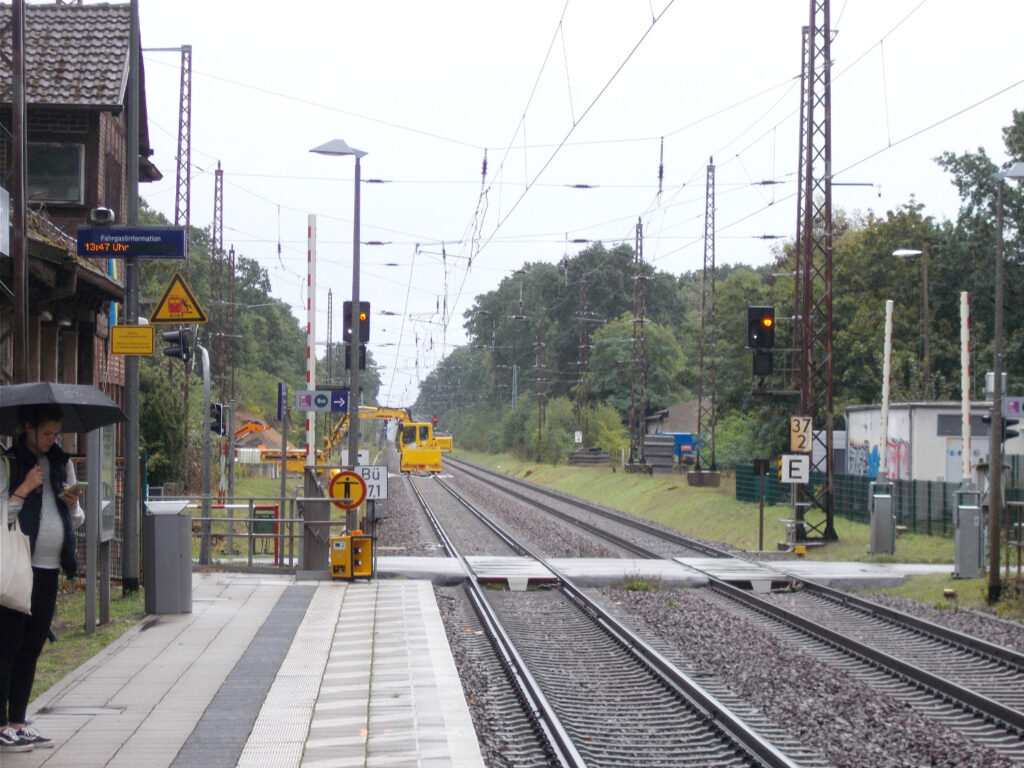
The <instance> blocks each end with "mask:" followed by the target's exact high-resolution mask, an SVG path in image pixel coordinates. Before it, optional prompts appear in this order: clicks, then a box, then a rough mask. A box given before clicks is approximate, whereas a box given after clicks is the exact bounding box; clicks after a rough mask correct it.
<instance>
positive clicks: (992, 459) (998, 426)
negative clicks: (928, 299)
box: [988, 178, 1006, 604]
mask: <svg viewBox="0 0 1024 768" xmlns="http://www.w3.org/2000/svg"><path fill="white" fill-rule="evenodd" d="M998 183H999V187H998V192H997V194H996V270H995V272H996V275H995V278H996V307H995V328H994V329H993V332H992V351H993V356H994V358H995V359H994V360H993V362H992V372H993V381H994V383H993V392H992V424H991V427H992V433H991V434H990V435H989V451H988V455H989V458H988V466H989V472H988V477H989V482H988V602H989V603H990V604H992V603H996V602H998V601H999V594H1000V592H1002V584H1001V583H1000V581H999V521H1000V519H1001V518H1002V512H1003V509H1002V507H1003V441H1002V438H1003V185H1004V184H1005V183H1006V182H1005V181H1004V180H1003V179H1002V178H1000V179H999V182H998Z"/></svg>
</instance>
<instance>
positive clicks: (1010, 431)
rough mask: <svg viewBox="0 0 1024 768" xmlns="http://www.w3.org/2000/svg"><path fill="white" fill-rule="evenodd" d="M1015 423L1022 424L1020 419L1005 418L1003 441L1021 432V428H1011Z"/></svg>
mask: <svg viewBox="0 0 1024 768" xmlns="http://www.w3.org/2000/svg"><path fill="white" fill-rule="evenodd" d="M1015 424H1020V419H1006V418H1004V419H1003V442H1004V443H1005V442H1006V441H1007V440H1009V439H1010V438H1011V437H1017V435H1019V434H1020V430H1019V429H1010V427H1012V426H1013V425H1015Z"/></svg>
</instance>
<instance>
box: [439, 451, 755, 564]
mask: <svg viewBox="0 0 1024 768" xmlns="http://www.w3.org/2000/svg"><path fill="white" fill-rule="evenodd" d="M446 461H449V462H451V463H452V464H454V465H456V466H458V468H459V469H460V470H461V471H462V472H465V473H466V474H467V475H470V476H476V477H477V478H478V479H483V478H480V475H485V476H486V475H489V476H491V477H496V478H500V479H501V480H504V481H506V482H508V483H511V484H512V485H518V486H519V487H521V488H529V489H530V490H531V491H533V492H535V493H538V494H540V495H541V496H547V497H548V498H552V499H557V500H558V501H562V502H566V503H570V504H573V505H575V506H578V507H580V508H581V509H586V510H587V511H588V512H593V513H594V514H596V515H600V516H601V517H604V518H606V519H608V520H614V521H615V522H617V523H621V524H622V525H628V526H630V527H632V528H636V529H637V530H639V531H643V532H645V533H649V534H651V535H653V536H658V537H660V538H662V539H664V540H666V541H670V542H672V543H673V544H679V545H681V546H684V547H687V548H689V549H693V550H696V551H698V552H701V553H703V554H705V555H707V556H708V557H735V556H736V555H735V553H732V552H727V551H725V550H723V549H719V548H718V547H716V546H714V545H713V544H708V543H707V542H706V541H702V540H700V539H697V538H694V537H692V536H687V535H686V534H683V533H677V532H674V531H666V530H664V529H663V528H658V527H657V526H654V525H651V524H649V523H645V522H644V521H643V520H637V519H636V518H634V517H630V516H629V515H628V514H627V513H625V512H617V511H612V510H608V509H605V508H604V507H601V506H598V505H597V504H592V503H590V502H588V501H586V500H585V499H579V498H576V497H573V496H569V495H567V494H564V493H559V492H558V491H552V490H551V489H549V488H543V487H541V486H539V485H535V484H534V483H530V482H527V481H526V480H520V479H519V478H518V477H512V476H511V475H506V474H503V473H501V472H495V471H494V470H493V469H487V468H485V467H480V466H477V465H476V464H468V463H467V462H464V461H459V460H455V459H452V458H451V457H450V456H449V457H448V459H446ZM470 467H471V469H470ZM502 490H503V491H504V492H505V493H508V494H509V495H510V496H514V497H515V498H517V499H519V500H521V501H526V502H528V503H530V504H532V505H534V506H537V507H540V508H541V509H543V510H544V511H545V512H551V513H552V514H555V515H558V516H559V517H564V519H567V520H569V521H570V522H572V523H575V524H576V525H579V526H580V527H581V528H586V530H588V531H590V532H591V533H597V534H599V535H603V533H602V532H601V530H600V529H598V528H596V527H590V526H589V524H587V523H583V522H581V521H579V520H577V519H575V518H573V517H572V516H571V515H566V514H565V513H564V512H559V511H557V510H553V509H551V508H550V507H548V506H547V505H544V504H539V503H538V502H537V500H536V499H532V498H529V497H527V496H524V495H522V494H520V493H518V492H516V491H511V490H509V489H507V488H503V489H502ZM620 546H625V548H627V549H629V548H630V547H629V546H626V545H620ZM635 551H636V552H637V554H643V552H640V551H639V550H635ZM654 557H660V556H659V555H654Z"/></svg>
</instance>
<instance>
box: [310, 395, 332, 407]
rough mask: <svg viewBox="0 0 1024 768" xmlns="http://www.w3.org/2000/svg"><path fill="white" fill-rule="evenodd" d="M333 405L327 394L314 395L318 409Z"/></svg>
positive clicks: (314, 403) (314, 401)
mask: <svg viewBox="0 0 1024 768" xmlns="http://www.w3.org/2000/svg"><path fill="white" fill-rule="evenodd" d="M330 404H331V398H330V396H329V395H328V394H327V393H326V392H317V393H316V394H315V395H313V405H315V406H316V407H317V408H327V406H329V405H330Z"/></svg>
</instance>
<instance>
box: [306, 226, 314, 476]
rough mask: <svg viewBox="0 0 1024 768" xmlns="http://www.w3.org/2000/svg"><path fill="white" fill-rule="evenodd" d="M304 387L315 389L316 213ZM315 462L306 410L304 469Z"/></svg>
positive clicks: (309, 253)
mask: <svg viewBox="0 0 1024 768" xmlns="http://www.w3.org/2000/svg"><path fill="white" fill-rule="evenodd" d="M306 285H307V288H306V290H307V296H306V389H316V214H315V213H311V214H309V215H308V216H307V217H306ZM314 464H316V413H315V412H311V411H306V471H307V472H309V471H311V470H312V468H313V465H314Z"/></svg>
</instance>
